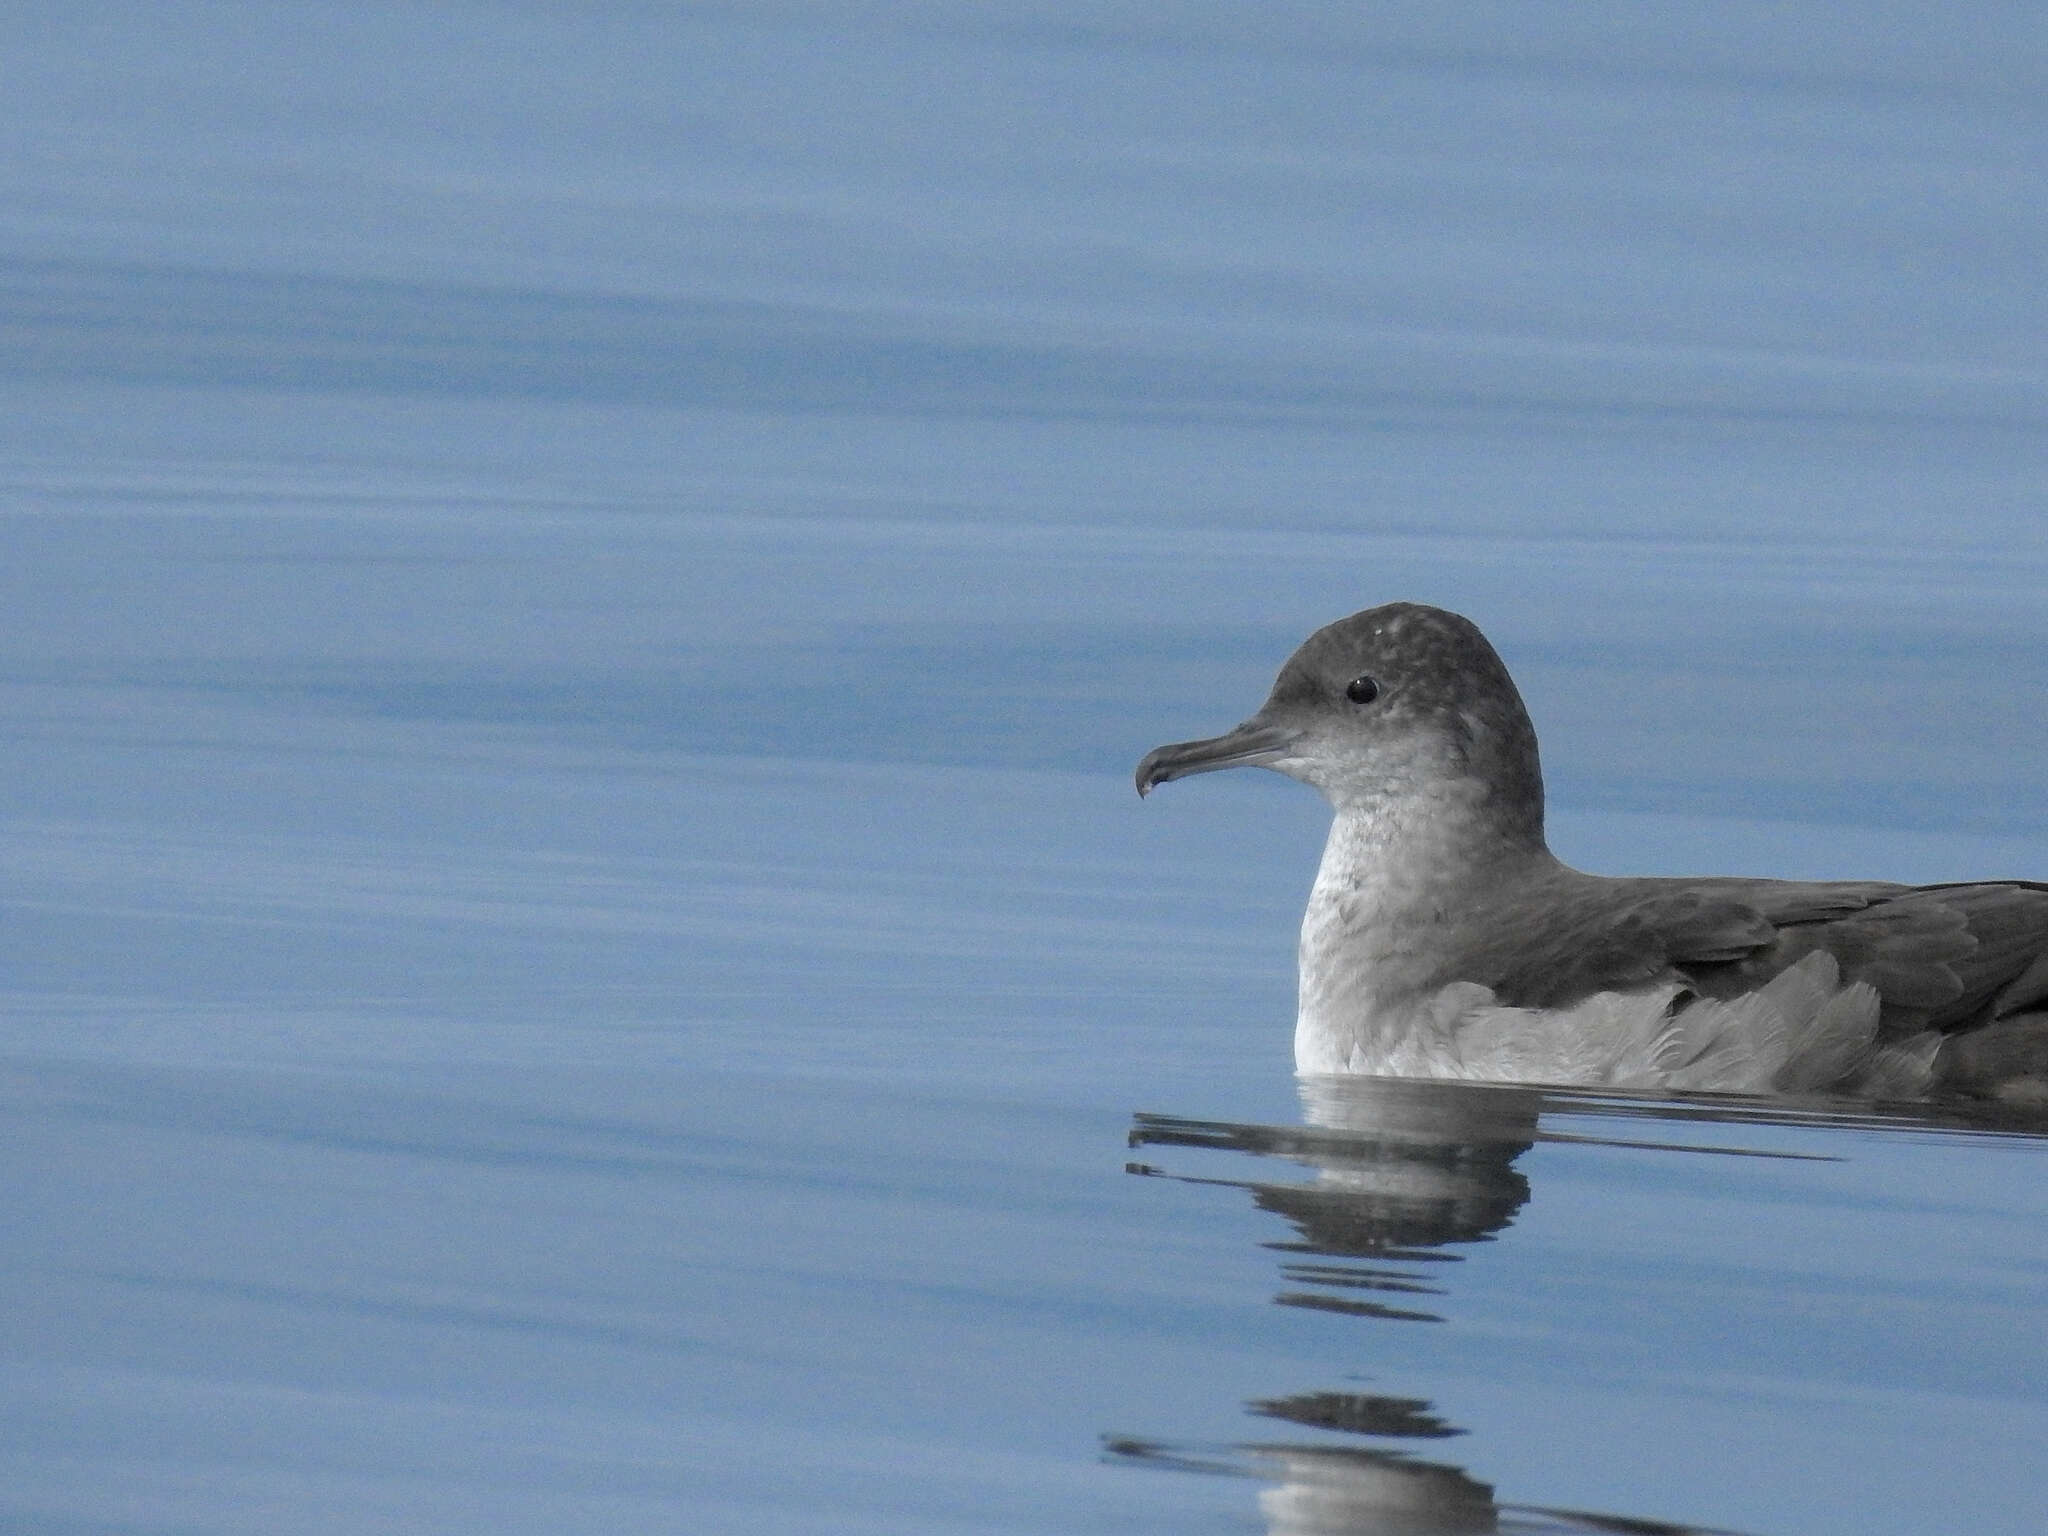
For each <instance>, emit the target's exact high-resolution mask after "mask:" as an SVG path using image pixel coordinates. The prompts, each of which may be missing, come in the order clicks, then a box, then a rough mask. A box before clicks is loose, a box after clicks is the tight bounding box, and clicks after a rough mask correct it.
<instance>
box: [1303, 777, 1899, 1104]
mask: <svg viewBox="0 0 2048 1536" xmlns="http://www.w3.org/2000/svg"><path fill="white" fill-rule="evenodd" d="M1425 825H1426V823H1425ZM1417 831H1418V828H1417V826H1416V824H1415V823H1413V822H1410V823H1409V824H1407V825H1405V826H1390V825H1389V824H1387V823H1386V822H1385V821H1383V820H1381V819H1378V818H1375V817H1372V816H1365V815H1358V814H1352V815H1340V816H1339V818H1338V820H1337V823H1336V825H1334V826H1333V827H1332V828H1331V833H1330V841H1329V844H1328V846H1327V847H1326V848H1325V850H1324V855H1323V866H1322V869H1321V870H1320V872H1319V873H1318V875H1317V878H1316V885H1315V889H1314V891H1313V892H1312V893H1311V895H1310V898H1309V906H1308V912H1307V914H1306V915H1305V917H1304V918H1303V921H1302V931H1301V1009H1300V1013H1299V1015H1298V1017H1297V1019H1296V1021H1295V1034H1294V1057H1295V1066H1296V1069H1297V1070H1298V1071H1300V1072H1303V1073H1309V1074H1315V1073H1374V1074H1378V1075H1382V1076H1388V1077H1438V1078H1466V1079H1472V1080H1480V1081H1488V1082H1525V1083H1558V1084H1574V1085H1583V1086H1598V1087H1614V1088H1638V1089H1653V1090H1661V1089H1682V1090H1695V1091H1714V1092H1722V1093H1764V1092H1779V1093H1784V1092H1801V1091H1816V1092H1817V1091H1822V1090H1827V1089H1852V1090H1854V1091H1858V1092H1863V1093H1869V1094H1878V1095H1884V1096H1892V1095H1901V1096H1905V1095H1913V1094H1919V1093H1924V1092H1926V1091H1927V1089H1928V1087H1929V1086H1930V1085H1931V1083H1932V1080H1933V1060H1934V1054H1935V1050H1936V1048H1937V1046H1938V1044H1939V1037H1938V1036H1936V1035H1934V1034H1933V1033H1931V1032H1929V1033H1923V1034H1920V1035H1916V1036H1913V1037H1911V1038H1910V1039H1906V1040H1900V1041H1888V1042H1886V1041H1881V1040H1880V1037H1879V1030H1878V1015H1879V999H1878V995H1877V992H1876V991H1875V990H1874V989H1873V988H1872V987H1870V986H1869V985H1868V984H1867V983H1864V982H1849V983H1846V984H1845V983H1844V982H1843V980H1842V977H1841V972H1840V969H1839V967H1838V966H1837V965H1836V962H1835V960H1834V958H1833V956H1831V955H1828V954H1826V953H1823V952H1816V953H1813V954H1810V955H1808V956H1806V958H1805V959H1803V960H1801V961H1800V962H1799V963H1798V964H1796V965H1793V966H1791V967H1788V968H1787V969H1786V970H1784V971H1782V972H1780V973H1779V974H1778V975H1777V976H1775V977H1773V978H1772V979H1771V980H1770V981H1769V982H1768V983H1767V984H1765V985H1764V986H1762V987H1760V988H1758V989H1757V990H1756V991H1754V992H1751V993H1747V994H1745V995H1743V996H1741V997H1737V998H1732V999H1727V1000H1719V999H1711V998H1700V997H1695V996H1692V995H1691V994H1690V993H1689V992H1688V989H1687V987H1686V984H1685V982H1684V980H1683V978H1680V977H1676V976H1673V977H1671V978H1668V979H1663V980H1659V981H1657V982H1655V983H1653V984H1648V985H1645V986H1642V987H1639V988H1633V989H1630V990H1628V991H1616V992H1600V993H1595V994H1593V995H1591V996H1589V997H1586V998H1584V999H1583V1000H1581V1001H1579V1002H1577V1003H1574V1004H1572V1005H1571V1006H1569V1007H1563V1008H1521V1007H1510V1006H1507V1005H1504V1004H1502V1003H1501V1002H1500V1001H1499V999H1498V998H1497V997H1496V996H1495V995H1494V993H1493V992H1492V991H1490V990H1489V989H1487V988H1486V987H1484V986H1481V985H1479V984H1478V983H1476V982H1470V981H1453V982H1451V983H1449V984H1448V985H1442V984H1439V983H1437V982H1435V981H1433V980H1431V979H1430V978H1429V976H1428V974H1427V972H1426V969H1425V966H1426V962H1425V960H1424V959H1422V958H1420V956H1421V955H1422V953H1423V952H1424V951H1425V949H1426V945H1425V944H1418V943H1417V942H1416V940H1417V938H1418V937H1419V936H1420V935H1421V934H1423V933H1424V932H1425V931H1426V929H1427V928H1428V927H1429V926H1430V925H1432V924H1433V923H1436V922H1440V921H1441V920H1442V914H1440V913H1439V912H1438V911H1437V910H1436V908H1435V907H1434V905H1433V902H1434V896H1433V893H1434V892H1441V893H1442V894H1443V895H1444V896H1445V897H1446V898H1450V897H1451V896H1452V894H1453V892H1454V891H1455V888H1456V887H1455V885H1454V883H1453V879H1452V876H1453V873H1454V872H1453V871H1452V870H1450V869H1449V868H1448V867H1447V861H1446V859H1445V858H1444V855H1445V852H1446V850H1445V849H1444V848H1442V847H1440V846H1437V847H1433V846H1431V843H1432V842H1433V841H1434V839H1431V838H1428V837H1418V836H1417V835H1416V834H1417ZM1368 871H1369V872H1370V873H1369V875H1368V874H1367V873H1366V872H1368Z"/></svg>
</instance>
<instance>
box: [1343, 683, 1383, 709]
mask: <svg viewBox="0 0 2048 1536" xmlns="http://www.w3.org/2000/svg"><path fill="white" fill-rule="evenodd" d="M1379 696H1380V685H1379V684H1378V683H1377V682H1376V681H1374V680H1373V679H1372V678H1369V677H1354V678H1353V679H1351V681H1350V682H1348V683H1346V684H1345V685H1344V697H1345V698H1347V699H1349V700H1350V701H1351V702H1352V703H1354V704H1370V703H1371V702H1372V701H1373V700H1374V699H1376V698H1378V697H1379Z"/></svg>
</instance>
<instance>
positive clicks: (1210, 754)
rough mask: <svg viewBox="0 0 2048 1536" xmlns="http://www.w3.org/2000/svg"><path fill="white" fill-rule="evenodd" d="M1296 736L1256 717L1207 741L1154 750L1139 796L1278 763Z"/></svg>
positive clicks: (1143, 767) (1143, 769) (1141, 772)
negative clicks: (1203, 776)
mask: <svg viewBox="0 0 2048 1536" xmlns="http://www.w3.org/2000/svg"><path fill="white" fill-rule="evenodd" d="M1296 734H1297V733H1296V732H1294V731H1293V730H1291V729H1289V728H1288V727H1286V726H1284V725H1273V724H1270V723H1269V722H1267V721H1265V720H1262V719H1260V718H1259V717H1258V716H1257V715H1253V716H1252V717H1251V719H1249V720H1247V721H1245V723H1244V724H1243V725H1240V726H1239V727H1238V728H1237V729H1236V730H1234V731H1226V732H1224V733H1223V734H1222V735H1221V736H1212V737H1210V738H1209V739H1208V740H1207V741H1176V742H1174V743H1172V744H1171V745H1169V746H1164V747H1154V748H1153V749H1152V750H1151V751H1150V752H1147V753H1146V754H1145V760H1144V761H1143V762H1142V763H1140V764H1138V793H1139V794H1140V795H1148V794H1150V793H1151V792H1152V790H1153V789H1154V787H1155V786H1157V785H1160V784H1164V783H1166V781H1167V780H1169V779H1184V778H1186V777H1188V775H1190V774H1195V773H1214V772H1216V770H1217V769H1219V768H1245V767H1260V766H1262V765H1264V764H1267V763H1273V762H1277V761H1278V760H1279V759H1281V758H1283V757H1285V756H1286V755H1287V753H1288V750H1289V748H1291V747H1292V746H1293V745H1294V741H1295V736H1296Z"/></svg>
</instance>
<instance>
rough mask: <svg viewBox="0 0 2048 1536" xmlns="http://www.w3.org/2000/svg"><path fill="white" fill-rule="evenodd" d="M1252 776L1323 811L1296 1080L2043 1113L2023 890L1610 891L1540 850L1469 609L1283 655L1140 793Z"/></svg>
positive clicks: (1531, 745)
mask: <svg viewBox="0 0 2048 1536" xmlns="http://www.w3.org/2000/svg"><path fill="white" fill-rule="evenodd" d="M1242 765H1255V766H1258V767H1264V768H1272V769H1276V770H1278V771H1279V772H1281V773H1284V774H1287V775H1288V776H1289V777H1291V778H1295V779H1299V780H1301V781H1302V782H1303V783H1305V784H1309V785H1312V786H1314V787H1315V788H1316V789H1318V790H1320V791H1321V792H1322V794H1323V797H1324V798H1325V799H1326V800H1328V801H1329V803H1330V806H1331V809H1332V810H1333V811H1334V812H1335V818H1334V820H1333V822H1332V824H1331V827H1330V837H1329V842H1328V843H1327V845H1326V846H1325V848H1324V850H1323V860H1322V866H1321V868H1320V869H1319V870H1318V871H1317V873H1316V880H1315V886H1314V888H1313V890H1312V891H1311V893H1310V895H1309V901H1308V911H1307V913H1306V914H1305V915H1304V917H1303V919H1302V925H1301V950H1300V967H1301V991H1300V1008H1299V1012H1298V1014H1297V1017H1296V1021H1295V1032H1294V1055H1295V1065H1296V1067H1297V1068H1298V1069H1299V1070H1300V1071H1302V1072H1304V1073H1332V1072H1360V1073H1380V1074H1385V1075H1389V1076H1406V1077H1460V1078H1473V1079H1486V1080H1495V1081H1517V1082H1534V1083H1559V1084H1580V1085H1604V1086H1611V1087H1626V1088H1644V1089H1673V1090H1691V1089H1699V1090H1713V1091H1721V1092H1738V1093H1799V1092H1846V1093H1854V1094H1864V1095H1870V1096H1876V1097H1888V1098H1889V1097H1912V1096H1921V1095H1926V1094H1930V1093H1960V1094H1970V1095H1978V1096H1989V1097H1996V1098H2002V1099H2012V1100H2029V1101H2042V1100H2048V885H2043V884H2041V883H2038V882H2034V881H2025V880H1995V881H1986V882H1982V883H1968V884H1954V885H1921V886H1912V885H1895V884H1889V883H1886V882H1882V881H1870V880H1850V881H1793V880H1770V879H1738V878H1699V879H1670V878H1629V879H1616V878H1609V877H1606V876H1601V875H1590V874H1586V873H1583V872H1582V871H1579V870H1576V869H1572V868H1570V867H1569V866H1567V865H1565V864H1563V863H1562V862H1560V861H1559V860H1558V859H1557V858H1556V857H1555V856H1554V855H1552V853H1551V852H1550V849H1549V846H1548V845H1547V844H1546V843H1545V841H1544V835H1543V775H1542V769H1541V767H1540V765H1539V762H1538V759H1537V751H1536V732H1535V729H1534V727H1533V726H1531V724H1530V723H1529V716H1528V712H1527V710H1525V709H1524V708H1523V705H1522V698H1521V695H1520V694H1519V693H1518V692H1517V691H1516V689H1515V685H1514V681H1513V679H1511V678H1510V677H1509V676H1508V672H1507V668H1506V667H1505V666H1504V665H1503V664H1502V663H1501V660H1500V657H1499V656H1498V655H1497V654H1495V652H1494V649H1493V647H1492V646H1491V645H1489V644H1488V643H1487V640H1486V637H1485V636H1484V635H1482V634H1481V633H1480V632H1479V629H1478V626H1476V625H1475V624H1473V623H1472V622H1471V621H1470V620H1469V619H1465V618H1462V617H1460V616H1459V615H1457V614H1454V613H1447V612H1445V611H1444V610H1443V609H1440V608H1430V607H1425V606H1423V605H1421V604H1417V603H1389V604H1387V605H1386V606H1384V607H1380V608H1369V609H1367V610H1366V611H1365V612H1363V613H1356V614H1353V615H1352V616H1351V617H1350V618H1348V619H1341V620H1339V621H1338V622H1337V623H1335V624H1331V625H1329V626H1327V627H1326V628H1324V629H1320V630H1318V631H1316V633H1315V634H1313V635H1311V636H1309V638H1308V639H1307V640H1306V641H1305V642H1303V644H1302V646H1301V648H1300V649H1299V650H1297V651H1296V652H1295V653H1294V655H1293V656H1292V657H1290V658H1289V659H1288V661H1287V664H1286V665H1285V666H1284V667H1282V668H1281V669H1280V676H1279V679H1278V681H1276V682H1275V683H1274V685H1273V691H1272V694H1271V695H1270V696H1269V697H1268V698H1267V700H1266V702H1265V704H1264V706H1263V707H1262V708H1261V709H1260V710H1259V712H1258V713H1257V714H1255V715H1253V716H1252V717H1251V718H1250V719H1249V720H1247V721H1245V722H1244V723H1243V724H1242V725H1240V726H1238V727H1237V728H1236V729H1235V730H1232V731H1229V732H1227V733H1225V734H1224V735H1221V736H1217V737H1213V738H1211V739H1209V740H1206V741H1186V742H1176V743H1174V744H1172V745H1169V746H1164V747H1160V748H1158V749H1156V750H1155V751H1153V752H1150V753H1148V754H1147V755H1146V757H1145V759H1144V761H1143V762H1141V763H1139V764H1138V774H1137V778H1138V793H1139V794H1140V795H1143V794H1146V793H1148V792H1149V791H1150V790H1151V789H1152V788H1153V787H1154V786H1156V785H1159V784H1163V783H1166V782H1167V781H1168V780H1170V779H1178V778H1185V777H1186V776H1188V775H1189V774H1196V773H1207V772H1210V771H1212V770H1215V769H1219V768H1234V767H1238V766H1242Z"/></svg>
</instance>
